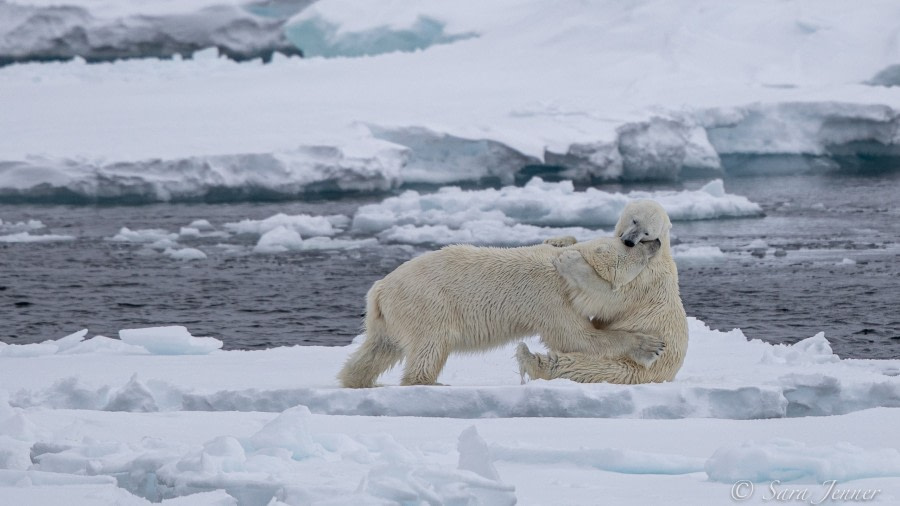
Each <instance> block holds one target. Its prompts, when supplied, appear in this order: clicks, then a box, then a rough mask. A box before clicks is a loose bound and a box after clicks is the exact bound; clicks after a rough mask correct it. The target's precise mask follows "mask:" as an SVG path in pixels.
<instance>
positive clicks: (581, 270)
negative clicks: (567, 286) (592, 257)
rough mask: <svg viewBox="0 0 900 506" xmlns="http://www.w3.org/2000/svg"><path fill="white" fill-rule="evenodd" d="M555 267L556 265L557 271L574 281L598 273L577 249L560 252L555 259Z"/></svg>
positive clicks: (589, 277)
mask: <svg viewBox="0 0 900 506" xmlns="http://www.w3.org/2000/svg"><path fill="white" fill-rule="evenodd" d="M553 267H556V271H557V272H559V273H560V274H561V275H562V276H563V277H564V278H566V279H568V280H570V281H573V282H578V281H582V280H589V279H591V278H592V277H595V276H596V275H597V273H596V272H595V271H594V268H593V267H591V265H590V264H588V263H587V262H586V261H585V260H584V257H583V256H581V253H579V252H578V251H575V250H569V251H563V252H562V253H560V254H559V256H557V257H556V258H554V259H553Z"/></svg>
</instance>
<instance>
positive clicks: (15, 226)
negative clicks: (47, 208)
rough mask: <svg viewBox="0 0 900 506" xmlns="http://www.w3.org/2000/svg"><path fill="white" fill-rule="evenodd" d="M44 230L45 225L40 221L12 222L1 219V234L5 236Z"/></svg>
mask: <svg viewBox="0 0 900 506" xmlns="http://www.w3.org/2000/svg"><path fill="white" fill-rule="evenodd" d="M42 228H44V224H43V223H42V222H41V221H40V220H28V221H17V222H10V221H3V220H2V219H0V233H3V234H8V233H11V232H28V231H29V230H40V229H42Z"/></svg>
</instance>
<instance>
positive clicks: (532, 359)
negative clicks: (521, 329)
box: [516, 343, 552, 385]
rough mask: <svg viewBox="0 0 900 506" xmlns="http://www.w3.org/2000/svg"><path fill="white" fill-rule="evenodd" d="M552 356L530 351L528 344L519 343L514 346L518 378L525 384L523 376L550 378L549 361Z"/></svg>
mask: <svg viewBox="0 0 900 506" xmlns="http://www.w3.org/2000/svg"><path fill="white" fill-rule="evenodd" d="M551 360H552V357H551V356H549V355H540V354H537V353H531V350H529V349H528V345H526V344H525V343H519V346H518V347H517V348H516V361H518V362H519V379H520V380H521V382H522V384H523V385H524V384H525V376H526V375H527V376H528V377H529V378H531V379H550V362H551Z"/></svg>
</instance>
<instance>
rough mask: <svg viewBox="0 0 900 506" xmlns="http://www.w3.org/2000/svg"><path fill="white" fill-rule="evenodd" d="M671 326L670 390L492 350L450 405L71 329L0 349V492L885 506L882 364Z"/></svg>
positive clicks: (459, 371)
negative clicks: (734, 500) (739, 489)
mask: <svg viewBox="0 0 900 506" xmlns="http://www.w3.org/2000/svg"><path fill="white" fill-rule="evenodd" d="M689 324H690V339H691V343H690V351H689V353H688V356H687V361H686V363H685V365H684V368H683V369H682V371H681V372H680V373H679V375H678V377H677V378H676V380H675V381H673V382H671V383H665V384H657V385H637V386H626V385H604V384H596V385H582V384H576V383H572V382H568V381H562V380H556V381H534V382H531V383H528V384H526V385H520V384H519V377H518V374H517V372H516V370H515V364H514V358H513V353H512V348H511V347H504V348H502V349H500V350H496V351H493V352H490V353H485V354H479V355H464V356H454V357H451V359H450V361H449V362H448V364H447V368H446V369H445V371H444V374H443V375H442V377H441V381H442V382H444V383H449V384H450V385H452V386H435V387H397V386H385V387H381V388H375V389H368V390H348V389H340V388H337V387H336V380H335V378H334V375H335V373H336V372H337V370H338V369H339V368H340V366H341V365H342V363H343V361H344V360H345V359H346V357H347V356H348V354H349V353H350V352H352V350H353V349H355V347H356V346H358V345H359V342H360V340H359V339H358V340H357V341H356V343H354V344H353V345H350V346H347V347H333V348H329V347H292V348H276V349H271V350H265V351H221V350H218V349H217V348H218V345H220V344H221V343H220V342H217V341H215V340H208V339H207V340H203V339H202V338H195V337H193V336H191V335H190V334H189V333H188V332H187V331H186V330H185V329H184V328H154V329H139V330H131V331H123V332H122V334H121V336H122V338H123V340H124V341H127V342H121V341H119V342H120V343H121V344H122V345H123V346H125V347H127V348H122V349H119V350H114V349H111V348H109V347H108V346H107V345H101V346H98V347H96V349H95V351H86V350H82V351H83V352H80V353H74V351H75V350H76V349H77V348H78V347H83V346H85V345H87V344H89V343H92V342H95V341H100V342H108V341H113V340H106V341H103V340H104V339H106V338H101V337H93V338H91V339H87V340H84V338H85V337H86V334H87V332H86V331H82V332H79V333H76V334H73V335H71V336H68V337H66V338H63V339H60V340H57V341H48V342H45V343H41V350H38V349H37V348H36V347H35V346H34V345H26V346H18V345H5V346H2V347H0V379H2V382H0V385H2V387H0V430H2V436H0V492H2V493H3V494H4V497H13V498H22V500H23V501H26V502H27V501H31V502H35V501H39V500H41V499H42V498H45V497H53V496H52V495H49V494H51V492H53V491H57V492H59V491H63V490H69V489H70V488H74V492H73V494H71V495H70V498H73V499H72V500H74V501H75V504H82V503H84V504H88V503H89V502H87V501H89V499H87V498H82V496H81V495H79V494H80V492H77V491H78V490H83V488H79V487H91V490H93V491H95V492H98V493H99V491H101V490H102V491H103V493H102V494H99V495H93V497H94V503H96V502H97V501H98V500H99V501H100V502H102V503H113V502H116V501H118V503H120V504H130V502H128V501H132V502H133V503H134V504H145V503H144V502H142V501H147V500H149V501H160V500H166V499H174V498H182V499H184V500H189V499H193V500H194V501H196V502H192V504H206V503H207V501H208V503H209V504H220V503H223V502H224V503H228V501H234V502H236V503H238V504H247V505H256V504H274V503H277V504H290V505H298V504H310V503H315V502H316V501H325V500H328V501H331V502H332V503H337V504H351V503H352V504H359V503H360V502H363V503H365V502H366V501H369V502H372V501H376V502H377V501H382V502H384V501H388V502H390V501H394V502H397V501H400V502H402V501H413V502H420V501H426V502H428V501H431V502H434V503H447V502H450V501H463V502H466V501H468V503H471V504H512V503H513V502H515V501H518V502H519V503H541V504H543V503H547V502H552V501H553V499H554V498H557V499H558V500H561V501H562V502H565V503H567V504H590V503H593V502H595V500H596V497H597V494H599V493H601V492H602V491H604V490H605V491H607V493H611V494H612V495H613V496H615V497H617V498H619V499H621V501H619V502H623V501H624V502H627V501H626V500H625V498H626V496H627V497H632V498H635V497H636V498H639V499H640V500H641V501H643V500H646V499H648V498H649V497H650V495H648V494H650V492H649V490H650V489H653V490H654V491H655V492H654V493H660V490H664V491H670V492H672V493H674V492H675V491H678V492H679V493H680V494H681V495H679V496H678V497H680V498H682V499H683V500H679V501H675V502H674V503H675V504H694V503H696V502H713V503H714V502H716V498H718V497H724V498H725V500H728V497H729V495H728V494H729V487H730V486H731V485H732V484H733V483H734V482H736V481H738V480H749V481H750V482H753V483H756V484H758V485H757V488H758V491H757V492H758V493H757V497H756V500H757V501H759V500H761V497H762V495H761V493H762V491H763V490H768V485H767V482H772V480H781V481H780V482H775V483H784V484H786V485H789V486H805V487H813V486H815V487H823V485H821V484H822V482H823V481H827V480H837V482H838V485H839V487H838V488H840V489H842V490H843V489H880V490H881V491H882V492H881V498H882V499H883V500H887V501H888V502H890V501H891V500H893V498H896V497H900V467H898V466H900V453H898V451H897V449H896V448H897V446H898V445H900V439H898V437H897V436H896V434H894V431H891V430H889V428H890V427H892V423H893V420H894V418H895V417H896V414H895V411H896V410H897V408H898V407H900V379H898V378H900V377H898V374H900V363H898V361H896V360H890V361H888V360H841V359H839V358H838V357H836V356H835V355H834V354H833V353H832V352H831V348H830V346H829V345H828V341H827V340H826V339H825V337H824V336H823V335H821V334H820V335H817V336H814V337H812V338H809V339H806V340H803V341H800V342H798V343H796V344H794V345H770V344H766V343H763V342H760V341H747V339H746V338H745V337H744V336H743V334H742V333H741V332H740V331H739V330H733V331H730V332H719V331H715V330H710V329H709V328H707V327H706V326H705V325H703V324H702V323H701V322H699V321H697V320H694V319H690V322H689ZM207 341H208V344H209V345H207ZM198 342H199V343H201V344H200V345H199V348H200V350H199V351H202V352H203V353H205V354H202V355H196V354H194V353H196V352H198V345H197V343H198ZM530 344H531V345H532V346H539V345H538V344H537V342H536V341H532V342H531V343H530ZM11 350H22V352H13V353H8V352H9V351H11ZM25 350H29V351H27V352H26V351H25ZM148 350H149V351H148ZM151 352H152V353H153V354H151ZM110 353H114V354H115V360H110V358H111V357H110V355H109V354H110ZM398 377H399V376H398V372H397V371H393V372H391V373H389V374H388V375H387V377H386V378H385V379H384V381H385V383H386V384H388V385H391V384H395V383H396V381H397V379H398ZM873 408H874V409H873ZM343 415H356V416H343ZM371 415H378V416H371ZM410 415H414V416H410ZM821 415H832V416H821ZM423 417H428V418H423ZM622 418H625V420H622ZM673 433H674V434H678V435H679V437H677V438H673V437H672V434H673ZM632 478H635V479H637V478H640V480H641V481H632ZM577 483H581V484H582V485H581V486H580V487H576V486H574V485H575V484H577ZM640 484H643V486H641V485H640ZM721 484H724V485H721ZM672 487H674V488H672ZM825 491H826V489H825V488H823V489H822V490H819V489H817V490H816V493H824V492H825ZM667 493H668V492H667ZM123 494H124V495H123ZM97 497H100V498H102V499H97ZM272 501H276V502H274V503H273V502H272Z"/></svg>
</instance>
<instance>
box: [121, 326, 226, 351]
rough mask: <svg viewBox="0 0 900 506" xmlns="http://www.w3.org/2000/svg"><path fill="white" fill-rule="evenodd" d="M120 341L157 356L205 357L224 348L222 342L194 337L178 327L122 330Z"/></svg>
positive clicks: (210, 338)
mask: <svg viewBox="0 0 900 506" xmlns="http://www.w3.org/2000/svg"><path fill="white" fill-rule="evenodd" d="M119 339H121V340H122V342H124V343H127V344H133V345H136V346H142V347H143V348H145V349H146V350H147V351H149V352H150V353H153V354H155V355H205V354H207V353H211V352H213V351H215V350H218V349H219V348H221V347H222V341H220V340H218V339H216V338H214V337H194V336H192V335H191V333H190V332H188V330H187V329H186V328H184V327H181V326H177V325H176V326H171V327H151V328H145V329H126V330H120V331H119Z"/></svg>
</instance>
